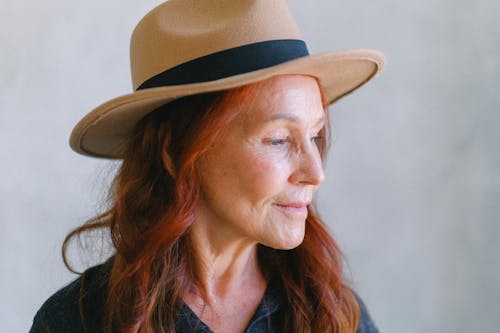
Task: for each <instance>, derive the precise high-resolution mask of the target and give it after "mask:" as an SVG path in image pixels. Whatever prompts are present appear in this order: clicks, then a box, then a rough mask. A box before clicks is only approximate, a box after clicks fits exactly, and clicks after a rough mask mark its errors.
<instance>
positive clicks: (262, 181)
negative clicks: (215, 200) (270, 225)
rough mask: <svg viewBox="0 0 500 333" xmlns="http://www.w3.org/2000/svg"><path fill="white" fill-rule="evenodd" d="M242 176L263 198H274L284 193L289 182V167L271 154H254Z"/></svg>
mask: <svg viewBox="0 0 500 333" xmlns="http://www.w3.org/2000/svg"><path fill="white" fill-rule="evenodd" d="M241 174H245V175H246V177H245V178H246V179H247V184H248V185H249V186H251V187H252V188H253V189H254V192H256V193H258V194H260V195H261V196H262V197H272V196H274V195H277V194H279V193H280V192H281V191H283V189H284V186H285V185H286V183H287V181H288V175H289V167H288V164H287V163H284V162H283V160H282V159H280V158H277V157H276V156H272V155H271V156H270V155H269V154H263V153H257V154H252V156H251V158H250V159H249V162H247V164H246V166H245V167H244V168H243V170H242V172H241Z"/></svg>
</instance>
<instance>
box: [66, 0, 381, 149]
mask: <svg viewBox="0 0 500 333" xmlns="http://www.w3.org/2000/svg"><path fill="white" fill-rule="evenodd" d="M130 61H131V71H132V83H133V89H134V91H133V92H132V93H129V94H126V95H122V96H119V97H116V98H114V99H111V100H110V101H108V102H105V103H104V104H102V105H100V106H98V107H96V108H95V109H94V110H92V111H91V112H90V113H88V114H87V115H86V116H85V117H84V118H83V119H82V120H80V122H78V124H77V125H76V126H75V128H74V129H73V131H72V133H71V137H70V146H71V148H73V150H75V151H76V152H78V153H81V154H84V155H90V156H95V157H106V158H120V157H121V154H122V151H121V149H122V147H123V144H124V142H126V141H127V138H129V137H130V134H131V133H132V131H133V128H134V126H135V124H136V123H137V122H138V121H139V120H140V119H141V118H143V117H144V116H145V115H147V114H148V113H149V112H151V111H153V110H155V109H156V108H158V107H160V106H162V105H164V104H167V103H169V102H171V101H173V100H175V99H178V98H180V97H184V96H188V95H194V94H200V93H206V92H212V91H220V90H226V89H231V88H236V87H240V86H243V85H247V84H250V83H254V82H257V81H261V80H265V79H267V78H270V77H272V76H275V75H280V74H303V75H310V76H313V77H316V78H317V79H318V80H319V82H320V84H321V85H322V88H323V89H324V93H325V98H326V100H327V102H328V103H329V104H330V103H332V102H334V101H336V100H338V99H339V98H341V97H342V96H345V95H346V94H348V93H350V92H351V91H353V90H355V89H356V88H358V87H360V86H361V85H363V84H364V83H366V82H367V81H369V80H370V79H372V78H373V77H375V76H376V75H377V74H378V73H379V72H380V71H381V70H382V68H383V67H384V63H385V58H384V55H383V54H382V53H380V52H379V51H375V50H366V49H356V50H347V51H336V52H326V53H322V54H317V55H309V52H308V50H307V47H306V44H305V42H304V41H303V40H302V37H301V34H300V31H299V29H298V27H297V24H296V23H295V20H294V18H293V16H292V15H291V13H290V10H289V9H288V7H287V4H286V2H285V0H238V1H235V0H170V1H167V2H165V3H162V4H161V5H159V6H158V7H156V8H154V9H153V10H152V11H150V12H149V13H148V14H147V15H146V16H145V17H144V18H143V19H142V20H141V21H140V22H139V23H138V24H137V26H136V27H135V29H134V31H133V33H132V37H131V43H130Z"/></svg>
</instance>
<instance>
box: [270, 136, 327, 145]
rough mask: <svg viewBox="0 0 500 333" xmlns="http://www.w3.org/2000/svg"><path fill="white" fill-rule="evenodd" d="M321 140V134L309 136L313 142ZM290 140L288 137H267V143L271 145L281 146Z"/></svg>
mask: <svg viewBox="0 0 500 333" xmlns="http://www.w3.org/2000/svg"><path fill="white" fill-rule="evenodd" d="M322 140H323V137H322V136H321V135H316V136H313V137H312V138H311V141H312V142H313V143H315V144H318V143H319V142H321V141H322ZM289 142H290V137H288V136H287V137H286V138H279V139H269V140H267V143H268V144H269V145H271V146H281V145H283V144H285V143H289Z"/></svg>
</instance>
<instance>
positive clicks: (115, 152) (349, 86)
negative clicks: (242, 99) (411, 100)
mask: <svg viewBox="0 0 500 333" xmlns="http://www.w3.org/2000/svg"><path fill="white" fill-rule="evenodd" d="M384 65H385V57H384V55H383V54H382V53H381V52H379V51H375V50H364V49H360V50H348V51H337V52H328V53H322V54H317V55H311V56H307V57H303V58H298V59H295V60H292V61H288V62H285V63H282V64H279V65H276V66H273V67H268V68H264V69H260V70H257V71H253V72H249V73H244V74H239V75H235V76H231V77H227V78H223V79H219V80H215V81H208V82H202V83H192V84H183V85H177V86H168V87H159V88H150V89H144V90H138V91H136V92H133V93H130V94H126V95H122V96H119V97H116V98H114V99H112V100H110V101H108V102H106V103H104V104H102V105H100V106H98V107H97V108H95V109H94V110H92V111H91V112H90V113H88V114H87V115H86V116H85V117H84V118H83V119H82V120H80V121H79V122H78V124H77V125H76V126H75V127H74V129H73V131H72V132H71V136H70V142H69V143H70V146H71V148H72V149H73V150H75V151H76V152H78V153H80V154H83V155H88V156H94V157H103V158H121V157H122V156H121V155H122V148H123V146H124V143H125V142H126V140H127V138H129V137H130V135H131V133H132V131H133V129H134V126H135V124H136V123H137V122H138V121H139V120H140V119H142V118H143V117H144V116H145V115H147V114H148V113H150V112H151V111H153V110H155V109H157V108H158V107H160V106H162V105H164V104H167V103H169V102H171V101H173V100H175V99H178V98H181V97H184V96H188V95H195V94H200V93H206V92H213V91H220V90H226V89H231V88H236V87H240V86H244V85H247V84H250V83H254V82H258V81H261V80H265V79H267V78H270V77H272V76H275V75H282V74H302V75H310V76H314V77H316V78H318V80H319V82H320V84H321V85H322V88H323V89H324V93H325V99H326V101H327V102H328V104H331V103H333V102H334V101H336V100H338V99H339V98H341V97H343V96H345V95H347V94H349V93H350V92H352V91H353V90H355V89H357V88H359V87H360V86H362V85H363V84H365V83H366V82H368V81H369V80H371V79H372V78H374V77H375V76H376V75H377V74H379V73H380V72H381V71H382V69H383V67H384Z"/></svg>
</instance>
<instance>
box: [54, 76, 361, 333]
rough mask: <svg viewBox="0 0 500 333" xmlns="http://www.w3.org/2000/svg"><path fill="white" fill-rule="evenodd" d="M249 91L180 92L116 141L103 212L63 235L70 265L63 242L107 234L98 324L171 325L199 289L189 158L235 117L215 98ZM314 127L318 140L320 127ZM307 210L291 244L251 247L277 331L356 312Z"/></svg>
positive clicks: (346, 328)
mask: <svg viewBox="0 0 500 333" xmlns="http://www.w3.org/2000/svg"><path fill="white" fill-rule="evenodd" d="M258 89H260V87H259V84H257V85H250V86H246V87H242V88H237V89H233V90H228V91H224V92H216V93H208V94H202V95H196V96H190V97H185V98H182V99H179V100H177V101H174V102H172V103H169V104H167V105H165V106H163V107H161V108H159V109H157V110H155V111H154V112H152V113H150V114H149V115H147V116H146V117H145V118H144V119H142V120H141V121H140V122H139V123H138V124H137V126H136V128H135V131H134V134H133V135H132V137H131V138H130V140H129V142H128V143H127V144H126V145H125V147H124V148H123V161H122V163H121V167H120V168H119V170H118V173H117V175H116V177H115V179H114V182H113V185H112V187H111V192H110V197H111V202H110V208H109V210H108V211H106V212H105V213H103V214H101V215H99V216H97V217H95V218H93V219H91V220H89V221H87V223H86V224H84V225H82V226H80V227H78V228H76V229H75V230H73V231H72V232H71V233H70V234H68V235H67V237H66V239H65V240H64V243H63V259H64V262H65V264H66V266H67V267H68V269H70V270H72V268H71V265H70V264H69V262H68V258H67V255H66V253H67V249H68V244H69V243H70V241H71V240H72V239H73V238H75V237H77V236H80V235H82V234H83V233H86V232H88V231H95V230H99V229H103V230H106V231H109V232H110V235H111V240H112V243H113V246H114V252H115V254H114V260H113V264H112V265H113V267H112V270H111V274H110V277H109V282H108V287H107V288H108V293H107V302H106V315H105V318H106V319H105V331H106V332H111V331H119V332H125V333H152V332H155V333H156V332H169V333H170V332H172V333H173V332H175V317H176V314H177V312H178V310H179V309H180V306H181V305H182V299H181V297H182V294H183V291H186V290H192V289H190V288H198V287H199V283H198V280H197V278H196V272H195V271H194V266H195V265H194V261H195V260H196V258H193V256H192V253H193V251H192V244H190V239H189V237H188V235H189V230H190V225H191V223H192V221H193V216H194V214H195V203H196V201H197V199H198V197H199V191H200V180H199V175H198V170H197V161H198V160H199V158H200V157H201V156H202V155H203V154H204V153H205V152H206V151H207V150H209V149H210V147H211V146H213V145H214V144H216V143H217V140H218V139H220V137H221V135H223V132H224V129H225V128H226V127H227V126H230V125H231V122H232V121H233V119H234V118H235V116H236V115H237V114H236V112H234V110H231V109H230V108H228V107H225V106H226V105H228V104H229V103H234V102H235V101H236V102H244V101H245V100H247V98H251V97H252V96H251V95H252V94H255V93H256V91H257V90H258ZM233 105H234V104H233ZM325 110H326V106H325ZM322 132H323V133H321V134H322V135H323V136H324V137H325V138H327V137H328V132H329V131H328V126H326V127H325V128H324V129H323V130H322ZM327 146H328V142H327V140H323V141H321V142H320V143H319V144H318V148H319V151H320V153H321V156H322V158H324V157H325V154H326V151H327ZM308 211H309V214H308V216H307V219H306V229H305V237H304V241H303V242H302V244H301V245H300V246H298V247H297V248H295V249H292V250H275V249H272V248H268V247H265V246H262V245H258V250H257V251H258V260H259V265H260V268H261V270H262V273H263V274H264V277H265V278H266V279H268V280H270V279H271V278H272V279H277V280H278V281H279V283H280V284H281V285H282V286H283V289H284V297H283V302H284V303H285V304H283V305H282V306H283V308H284V309H285V310H284V311H283V313H285V314H286V315H285V316H284V317H283V318H282V322H283V327H282V330H281V331H282V332H283V333H290V332H295V333H317V332H322V333H323V332H325V333H326V332H331V333H333V332H346V333H347V332H349V333H354V332H356V330H357V327H358V322H359V312H360V311H359V305H358V303H357V301H356V298H355V296H354V294H353V292H352V291H351V290H350V288H349V287H348V286H347V284H346V282H345V281H344V280H343V276H342V256H341V252H340V250H339V248H338V246H337V244H336V243H335V241H334V240H333V238H332V237H331V236H330V234H329V233H328V231H327V229H326V227H325V225H324V224H323V222H322V221H321V220H320V218H319V217H318V215H317V214H316V212H315V209H314V208H313V207H308ZM83 319H84V318H83Z"/></svg>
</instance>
